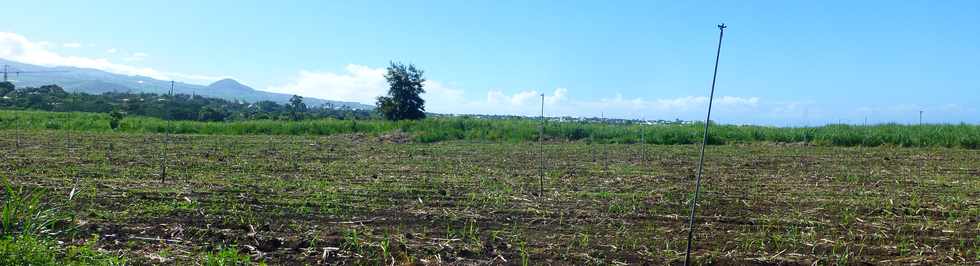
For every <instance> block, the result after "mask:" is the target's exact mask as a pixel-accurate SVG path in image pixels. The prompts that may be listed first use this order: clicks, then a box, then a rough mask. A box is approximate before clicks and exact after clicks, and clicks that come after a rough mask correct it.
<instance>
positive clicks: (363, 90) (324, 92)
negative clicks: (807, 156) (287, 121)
mask: <svg viewBox="0 0 980 266" xmlns="http://www.w3.org/2000/svg"><path fill="white" fill-rule="evenodd" d="M384 73H385V69H384V68H372V67H368V66H363V65H353V64H352V65H347V66H346V67H345V71H344V72H343V73H335V72H323V71H320V72H318V71H308V70H303V71H300V72H299V74H298V75H297V76H296V77H295V78H294V79H293V80H292V81H290V82H288V83H286V84H284V85H279V86H272V87H269V88H268V90H269V91H274V92H280V93H289V94H299V95H304V96H310V97H316V98H323V99H331V100H341V101H354V102H360V103H364V104H373V103H374V101H375V99H376V98H377V97H378V96H381V95H384V94H386V93H387V91H388V84H387V82H386V81H385V79H384ZM425 90H426V92H425V93H424V94H423V95H422V98H423V99H425V100H426V110H427V111H430V112H437V113H454V114H508V115H537V114H539V112H540V108H541V106H540V104H541V102H540V100H541V98H540V97H541V94H542V93H543V92H542V91H539V90H520V91H516V92H513V93H508V92H505V91H504V90H502V89H489V90H486V91H485V92H482V93H481V92H477V93H476V94H470V95H471V97H467V94H466V91H465V90H463V89H459V88H454V87H453V86H450V85H447V84H445V83H443V82H440V81H436V80H428V81H426V82H425ZM544 94H545V97H544V103H545V113H546V114H547V115H551V116H554V115H570V116H598V114H600V113H605V114H607V115H609V116H610V117H636V116H635V115H638V114H640V113H645V112H655V113H656V114H651V115H650V116H649V117H658V116H659V115H663V117H666V116H669V117H670V118H675V117H683V118H686V119H694V118H695V117H693V116H691V117H688V116H686V114H691V113H692V112H694V113H697V114H700V113H701V112H703V107H704V106H707V103H708V100H707V97H704V96H687V97H678V98H665V99H654V100H645V99H642V98H633V99H625V98H624V97H623V96H622V95H621V94H616V95H615V97H613V98H606V99H600V100H576V99H573V98H571V96H570V93H569V90H568V89H567V88H555V89H553V90H551V91H550V92H546V93H544ZM479 95H484V97H480V96H479ZM472 96H475V97H472ZM715 104H716V106H717V107H720V108H725V109H731V110H749V109H753V108H755V107H757V106H758V105H759V104H760V99H759V98H758V97H736V96H721V97H717V98H715Z"/></svg>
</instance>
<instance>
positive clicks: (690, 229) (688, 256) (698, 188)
mask: <svg viewBox="0 0 980 266" xmlns="http://www.w3.org/2000/svg"><path fill="white" fill-rule="evenodd" d="M725 28H727V27H726V26H725V23H722V24H721V25H718V30H719V31H720V32H719V33H718V51H717V52H716V53H715V71H714V76H712V78H711V94H710V95H709V96H708V115H707V117H706V118H705V119H704V138H702V140H701V158H700V159H699V160H698V174H697V179H696V181H695V185H694V200H692V201H691V218H690V223H689V224H688V226H687V251H686V252H685V255H684V265H685V266H688V265H691V243H693V242H694V214H695V213H696V211H697V207H698V194H699V193H700V192H701V173H702V172H703V170H704V146H706V145H708V125H709V124H711V104H712V102H713V101H714V98H715V81H716V80H717V79H718V60H719V59H720V58H721V40H722V38H723V37H725Z"/></svg>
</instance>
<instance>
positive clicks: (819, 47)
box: [0, 1, 980, 125]
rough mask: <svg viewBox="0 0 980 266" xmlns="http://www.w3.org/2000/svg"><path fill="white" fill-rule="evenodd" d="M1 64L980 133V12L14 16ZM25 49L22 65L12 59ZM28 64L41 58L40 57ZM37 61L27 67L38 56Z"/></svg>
mask: <svg viewBox="0 0 980 266" xmlns="http://www.w3.org/2000/svg"><path fill="white" fill-rule="evenodd" d="M3 13H4V17H3V20H4V23H2V24H0V32H2V33H3V34H2V35H0V57H4V58H8V59H14V60H18V59H20V60H19V61H31V62H28V63H41V64H46V65H59V64H60V65H79V66H86V67H95V68H102V69H105V70H108V71H112V72H119V73H124V74H147V75H151V76H154V77H159V78H171V79H177V80H182V81H186V82H192V83H200V84H207V83H209V82H211V81H214V80H216V79H218V78H223V77H232V78H235V79H237V80H239V81H241V82H243V83H245V84H247V85H250V86H252V87H255V88H257V89H261V90H270V91H277V92H287V93H298V94H301V95H305V96H314V97H320V98H327V99H337V100H355V101H361V102H366V103H370V99H371V98H373V97H374V96H376V95H377V94H380V93H383V92H384V90H385V87H384V83H383V79H381V77H380V75H381V74H382V73H383V68H384V67H385V66H386V65H387V63H388V62H389V61H391V60H396V61H403V62H410V63H414V64H416V65H418V66H420V67H421V68H422V69H424V70H425V71H426V76H427V77H428V79H429V80H430V82H429V83H428V84H427V87H428V89H429V93H427V95H426V99H428V101H429V105H428V110H430V111H436V112H445V113H497V114H534V113H536V112H537V110H538V109H537V108H539V107H537V106H538V104H540V98H539V96H537V95H539V94H540V93H545V94H547V97H546V102H547V106H546V109H547V110H546V112H547V113H548V114H549V115H572V116H600V115H604V116H606V117H629V118H648V119H674V118H680V119H686V120H695V119H703V118H702V116H703V113H704V105H705V100H704V96H706V95H707V93H708V89H709V85H710V82H711V70H712V63H713V60H714V49H715V45H716V42H717V37H718V36H717V33H718V31H717V28H715V24H718V23H721V22H725V23H727V24H728V25H729V26H730V27H729V29H728V30H727V31H726V35H725V42H724V48H723V51H722V58H721V67H720V72H719V74H718V88H717V94H716V95H717V96H719V99H716V104H717V106H716V108H717V109H716V110H717V112H716V113H714V115H715V117H714V118H715V120H719V121H722V122H727V123H757V124H774V125H816V124H822V123H835V122H847V123H863V122H864V120H865V119H866V118H867V119H868V120H869V121H870V122H872V123H880V122H899V123H911V122H917V121H918V111H919V110H924V111H925V120H926V121H927V122H968V123H980V110H978V109H980V74H978V73H980V64H978V63H977V62H980V29H978V28H980V27H978V26H980V1H726V2H708V1H704V2H701V1H674V2H664V1H636V2H628V1H588V2H586V1H582V2H578V1H391V2H388V1H306V2H300V1H289V2H288V3H276V2H275V1H64V2H60V1H14V2H9V3H5V4H4V7H3ZM11 47H15V48H16V49H13V48H11ZM25 47H26V48H25ZM25 51H27V52H25Z"/></svg>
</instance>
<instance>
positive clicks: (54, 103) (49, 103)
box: [0, 82, 376, 121]
mask: <svg viewBox="0 0 980 266" xmlns="http://www.w3.org/2000/svg"><path fill="white" fill-rule="evenodd" d="M0 108H3V109H17V110H44V111H55V112H95V113H108V112H112V111H117V112H119V113H121V114H126V115H138V116H149V117H158V118H163V119H172V120H197V121H233V120H255V119H275V120H301V119H308V118H327V117H332V118H337V119H350V118H356V119H367V118H371V117H372V116H376V114H375V113H374V112H373V111H371V110H353V109H349V108H331V107H329V106H307V105H306V104H305V103H303V97H301V96H295V95H294V96H293V97H292V98H291V99H290V101H289V102H288V103H285V104H280V103H276V102H272V101H259V102H255V103H245V102H238V101H229V100H225V99H220V98H211V97H202V96H192V95H186V94H177V95H173V96H170V95H158V94H153V93H119V92H107V93H104V94H97V95H96V94H87V93H69V92H66V91H65V90H64V89H62V88H61V87H59V86H57V85H45V86H41V87H25V88H15V86H14V85H13V84H11V83H9V82H0Z"/></svg>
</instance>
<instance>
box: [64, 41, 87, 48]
mask: <svg viewBox="0 0 980 266" xmlns="http://www.w3.org/2000/svg"><path fill="white" fill-rule="evenodd" d="M61 46H62V47H65V48H79V47H82V44H81V43H77V42H69V43H64V44H62V45H61Z"/></svg>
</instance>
